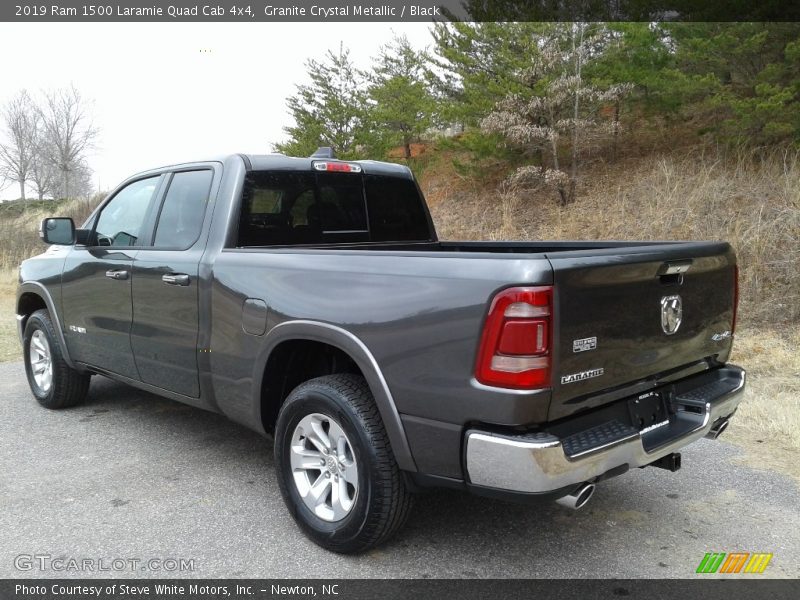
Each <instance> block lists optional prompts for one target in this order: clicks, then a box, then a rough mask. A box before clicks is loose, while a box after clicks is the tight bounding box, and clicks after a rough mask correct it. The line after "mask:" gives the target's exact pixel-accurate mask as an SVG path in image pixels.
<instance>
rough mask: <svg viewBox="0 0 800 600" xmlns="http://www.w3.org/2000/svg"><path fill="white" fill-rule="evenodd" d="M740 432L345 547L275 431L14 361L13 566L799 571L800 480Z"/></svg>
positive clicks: (6, 370)
mask: <svg viewBox="0 0 800 600" xmlns="http://www.w3.org/2000/svg"><path fill="white" fill-rule="evenodd" d="M724 437H725V435H723V437H722V438H721V439H720V440H718V441H709V440H701V441H699V442H697V443H695V444H693V445H692V446H690V447H689V448H687V449H685V450H684V451H683V468H682V469H681V470H680V471H679V472H677V473H674V474H673V473H669V472H667V471H663V470H660V469H655V468H646V469H636V470H634V471H632V472H629V473H627V474H625V475H623V476H622V477H618V478H615V479H612V480H609V481H606V482H603V483H602V484H600V485H599V486H598V488H597V491H596V493H595V496H594V499H593V500H592V501H591V502H590V503H589V504H588V505H587V506H586V507H585V508H584V509H582V510H580V511H577V512H575V511H570V510H568V509H565V508H562V507H560V506H557V505H555V504H550V503H548V504H543V505H541V506H533V507H531V506H522V505H515V504H507V503H504V502H500V501H496V500H489V499H484V498H478V497H472V496H469V495H467V494H461V493H457V492H450V491H436V492H432V493H429V494H425V495H422V496H420V497H419V498H418V500H417V503H416V506H415V508H414V511H413V513H412V515H411V518H410V520H409V522H408V525H407V526H406V528H405V529H404V530H403V531H402V532H401V533H400V534H399V535H398V536H397V537H396V538H394V539H393V540H392V541H391V542H390V543H388V544H386V545H384V546H382V547H381V548H379V549H376V550H373V551H371V552H368V553H366V554H363V555H360V556H339V555H336V554H332V553H329V552H326V551H324V550H322V549H321V548H319V547H317V546H316V545H314V544H313V543H311V542H310V541H308V540H307V539H306V538H305V537H303V535H302V534H301V533H300V531H299V530H298V529H297V527H296V526H295V524H294V522H293V521H292V519H291V517H290V516H289V515H288V513H287V512H286V510H285V509H284V505H283V501H282V499H281V496H280V492H279V490H278V486H277V483H276V481H275V472H274V464H273V459H272V449H271V444H270V442H269V441H268V440H266V439H264V438H261V437H259V436H258V435H256V434H254V433H252V432H250V431H248V430H246V429H244V428H243V427H241V426H239V425H236V424H234V423H231V422H230V421H228V420H227V419H225V418H224V417H222V416H219V415H214V414H211V413H207V412H204V411H201V410H197V409H194V408H190V407H187V406H184V405H181V404H178V403H175V402H172V401H169V400H164V399H160V398H157V397H156V396H153V395H150V394H146V393H143V392H140V391H137V390H134V389H132V388H129V387H127V386H124V385H122V384H118V383H115V382H112V381H110V380H108V379H105V378H101V377H95V378H93V381H92V386H91V390H90V392H89V399H88V401H87V403H86V404H85V405H83V406H80V407H76V408H73V409H69V410H64V411H49V410H46V409H44V408H41V407H40V406H39V405H38V404H37V403H36V402H35V401H34V399H33V397H32V396H31V394H30V392H29V390H28V386H27V382H26V380H25V374H24V368H23V366H22V363H3V364H0V577H42V576H44V577H86V576H92V577H98V576H100V577H170V576H179V577H204V578H216V577H235V578H272V577H297V578H308V577H319V578H350V577H358V578H361V577H407V578H429V577H433V578H436V577H456V578H460V577H498V578H509V577H564V578H573V577H619V578H629V577H631V578H637V577H660V578H663V577H690V578H691V577H697V576H698V575H696V574H695V569H696V568H697V565H698V564H699V563H700V561H701V559H702V558H703V556H704V554H705V553H706V552H769V553H773V555H774V557H773V558H772V561H771V562H770V564H769V566H768V567H767V569H766V571H765V572H764V574H763V575H760V576H758V575H756V576H754V577H766V576H769V577H789V578H796V577H798V576H800V504H799V503H798V486H797V484H796V483H795V481H794V480H792V479H790V478H789V477H787V476H784V475H782V474H780V473H777V472H773V471H770V470H757V469H753V468H750V467H747V466H743V465H742V464H740V459H741V455H742V452H743V450H741V449H740V448H738V447H737V446H734V445H732V444H730V443H727V442H725V441H723V440H724ZM37 557H38V558H37ZM86 560H88V561H92V562H90V563H87V562H84V561H86ZM115 560H116V562H113V561H115ZM181 560H183V569H184V570H183V571H181V570H180V569H181V563H180V561H181ZM152 561H155V562H152ZM158 561H160V562H158ZM81 563H83V565H84V568H91V567H89V566H88V565H94V567H93V568H95V571H94V572H91V571H89V572H86V571H80V570H77V568H76V567H78V565H80V564H81ZM131 565H135V566H133V567H132V566H131ZM42 566H44V567H45V568H44V569H42V568H41V567H42ZM118 567H119V568H118ZM100 568H103V569H108V570H102V571H97V569H100ZM706 577H707V576H706Z"/></svg>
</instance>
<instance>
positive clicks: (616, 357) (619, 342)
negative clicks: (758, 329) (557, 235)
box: [547, 242, 736, 420]
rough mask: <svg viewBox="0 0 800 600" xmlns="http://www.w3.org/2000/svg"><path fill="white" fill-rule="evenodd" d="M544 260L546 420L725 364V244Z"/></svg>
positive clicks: (729, 315) (728, 323)
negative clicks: (548, 298) (549, 362)
mask: <svg viewBox="0 0 800 600" xmlns="http://www.w3.org/2000/svg"><path fill="white" fill-rule="evenodd" d="M547 257H548V259H549V260H550V263H551V265H552V267H553V280H554V284H555V298H554V305H555V307H554V308H555V311H554V312H555V329H554V333H553V338H554V351H553V352H554V354H553V369H554V376H553V394H552V402H551V405H550V410H549V415H548V417H549V419H550V420H556V419H560V418H562V417H565V416H568V415H571V414H573V413H576V412H579V411H582V410H585V409H587V408H590V407H594V406H598V405H600V404H604V403H606V402H609V401H610V400H612V399H614V398H615V395H614V394H604V393H603V392H613V391H614V390H620V389H626V388H633V387H634V386H633V385H632V384H635V383H641V382H648V381H650V382H654V381H656V380H657V379H658V378H659V376H663V375H665V374H668V373H670V372H673V371H676V370H681V368H683V367H690V366H692V365H697V364H698V363H705V365H709V366H713V365H715V364H716V363H722V362H724V361H725V360H727V358H728V355H729V354H730V349H731V332H732V327H733V323H732V321H733V315H734V304H735V298H734V296H735V285H736V283H735V279H736V265H735V257H734V254H733V252H732V250H731V248H730V246H729V245H728V244H727V243H722V242H720V243H717V242H698V243H695V242H685V243H672V244H654V245H648V246H638V247H630V248H616V249H608V250H593V251H590V252H586V251H583V252H582V251H569V252H563V253H550V254H548V255H547ZM678 318H679V319H680V322H679V323H677V319H678ZM676 323H677V328H675V326H676ZM673 329H674V331H673ZM705 365H704V366H705ZM639 387H640V388H641V386H639ZM645 387H646V386H645ZM633 391H638V389H637V390H633ZM632 393H633V392H632Z"/></svg>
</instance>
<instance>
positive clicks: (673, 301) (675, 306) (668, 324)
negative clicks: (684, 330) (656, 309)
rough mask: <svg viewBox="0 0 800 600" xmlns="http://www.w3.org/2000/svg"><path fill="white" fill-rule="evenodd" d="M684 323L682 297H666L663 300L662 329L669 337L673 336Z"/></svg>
mask: <svg viewBox="0 0 800 600" xmlns="http://www.w3.org/2000/svg"><path fill="white" fill-rule="evenodd" d="M681 321H683V303H682V302H681V297H680V296H678V295H677V294H676V295H675V296H664V297H663V298H661V329H662V330H663V331H664V333H666V334H667V335H672V334H673V333H675V332H676V331H678V328H679V327H680V326H681Z"/></svg>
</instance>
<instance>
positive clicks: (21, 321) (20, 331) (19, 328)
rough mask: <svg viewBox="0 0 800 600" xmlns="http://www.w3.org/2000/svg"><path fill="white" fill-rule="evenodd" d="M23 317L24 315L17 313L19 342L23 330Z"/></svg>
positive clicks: (20, 341)
mask: <svg viewBox="0 0 800 600" xmlns="http://www.w3.org/2000/svg"><path fill="white" fill-rule="evenodd" d="M25 319H26V315H17V336H18V337H19V343H20V344H21V343H22V337H23V333H24V331H25Z"/></svg>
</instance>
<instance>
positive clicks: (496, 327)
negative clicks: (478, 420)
mask: <svg viewBox="0 0 800 600" xmlns="http://www.w3.org/2000/svg"><path fill="white" fill-rule="evenodd" d="M552 307H553V287H552V286H546V287H517V288H510V289H507V290H503V291H502V292H500V293H498V294H497V295H496V296H495V297H494V299H493V300H492V304H491V306H490V307H489V314H488V316H487V317H486V323H485V324H484V327H483V333H482V334H481V342H480V346H479V348H478V361H477V364H476V366H475V378H476V379H477V380H478V381H479V382H481V383H483V384H486V385H493V386H499V387H507V388H513V389H537V388H544V387H549V386H550V370H551V345H552V339H551V336H552V321H551V319H552V310H553V309H552Z"/></svg>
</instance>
